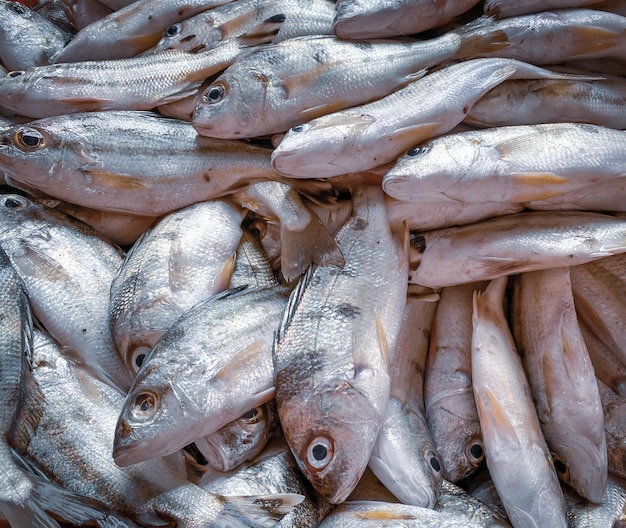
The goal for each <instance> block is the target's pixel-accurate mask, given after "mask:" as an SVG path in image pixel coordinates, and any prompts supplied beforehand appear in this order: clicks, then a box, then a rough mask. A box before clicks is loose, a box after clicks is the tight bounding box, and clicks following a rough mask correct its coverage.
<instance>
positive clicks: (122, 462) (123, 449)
mask: <svg viewBox="0 0 626 528" xmlns="http://www.w3.org/2000/svg"><path fill="white" fill-rule="evenodd" d="M141 447H146V443H145V442H140V443H138V444H133V445H126V446H114V447H113V460H114V462H115V463H116V464H117V465H118V466H120V467H126V466H131V465H133V464H137V463H138V462H142V461H143V460H144V459H143V458H141V457H139V456H138V455H137V450H138V449H139V448H141Z"/></svg>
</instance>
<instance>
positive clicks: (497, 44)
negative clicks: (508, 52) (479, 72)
mask: <svg viewBox="0 0 626 528" xmlns="http://www.w3.org/2000/svg"><path fill="white" fill-rule="evenodd" d="M496 26H497V24H495V23H494V22H493V19H490V18H488V17H481V18H479V19H477V20H476V21H474V22H473V23H471V24H467V25H466V26H465V28H461V29H460V31H459V32H460V33H461V43H460V44H459V47H458V48H457V51H456V53H455V58H456V59H466V58H470V57H476V56H478V55H487V54H489V53H493V52H497V51H499V50H502V49H506V48H508V47H509V46H510V45H511V43H510V41H509V37H508V35H507V34H506V33H505V32H504V31H502V30H501V29H497V27H496Z"/></svg>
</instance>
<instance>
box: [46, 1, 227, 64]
mask: <svg viewBox="0 0 626 528" xmlns="http://www.w3.org/2000/svg"><path fill="white" fill-rule="evenodd" d="M228 1H229V0H191V1H187V0H173V1H167V2H165V1H163V0H137V1H136V2H132V3H131V4H129V5H127V6H125V7H122V8H121V9H119V10H117V11H114V12H113V13H111V14H110V15H107V16H105V17H104V18H101V19H100V20H96V21H95V22H93V23H91V24H89V25H88V26H86V27H84V28H83V29H81V30H80V31H79V32H78V33H76V35H74V37H73V38H72V40H71V41H70V42H68V44H67V45H66V46H65V47H64V48H62V49H61V50H60V51H59V52H58V53H56V54H55V55H54V57H53V62H55V63H62V62H79V61H88V60H107V59H123V58H127V57H133V56H135V55H137V54H139V53H141V52H142V51H146V50H147V49H150V48H151V47H152V46H154V45H155V44H156V43H157V42H158V41H159V39H160V38H161V35H162V34H163V31H164V30H165V29H166V28H167V27H169V26H171V25H172V24H175V23H176V22H180V21H181V20H184V19H186V18H188V17H190V16H193V15H196V14H198V13H201V12H202V11H206V10H207V9H210V8H212V7H217V6H219V5H222V4H225V3H226V2H228Z"/></svg>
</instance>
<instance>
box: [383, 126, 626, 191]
mask: <svg viewBox="0 0 626 528" xmlns="http://www.w3.org/2000/svg"><path fill="white" fill-rule="evenodd" d="M625 141H626V131H623V130H613V129H610V128H605V127H601V126H596V125H588V124H578V123H550V124H539V125H526V126H517V127H515V126H511V127H496V128H488V129H484V130H476V131H470V132H461V133H458V134H451V135H448V136H442V137H439V138H435V139H433V140H431V141H428V142H425V143H422V144H420V145H418V146H416V147H414V148H412V149H411V150H409V151H408V152H407V154H406V155H405V156H404V157H402V158H400V159H399V160H398V161H397V163H396V164H395V165H394V166H393V167H392V168H391V169H390V170H389V171H388V172H387V174H386V175H385V178H384V180H383V189H384V190H385V192H386V193H388V194H389V195H390V196H392V197H394V198H397V199H400V200H414V201H422V202H433V201H449V200H452V201H463V202H480V203H483V202H485V196H489V200H490V201H508V202H513V203H519V202H532V201H536V200H547V199H553V198H554V197H557V196H560V195H564V194H566V193H569V192H574V191H577V190H579V189H582V188H585V187H587V186H589V185H591V184H594V183H599V182H604V181H609V180H612V179H614V178H617V177H619V176H621V175H623V174H626V156H625V155H624V149H623V148H622V146H623V145H624V142H625Z"/></svg>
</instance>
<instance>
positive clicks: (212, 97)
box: [204, 84, 226, 104]
mask: <svg viewBox="0 0 626 528" xmlns="http://www.w3.org/2000/svg"><path fill="white" fill-rule="evenodd" d="M225 93H226V90H224V86H222V85H221V84H216V85H214V86H211V87H209V88H207V90H206V92H204V100H205V101H206V102H207V103H210V104H215V103H219V102H220V101H221V100H222V98H223V97H224V94H225Z"/></svg>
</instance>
